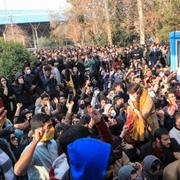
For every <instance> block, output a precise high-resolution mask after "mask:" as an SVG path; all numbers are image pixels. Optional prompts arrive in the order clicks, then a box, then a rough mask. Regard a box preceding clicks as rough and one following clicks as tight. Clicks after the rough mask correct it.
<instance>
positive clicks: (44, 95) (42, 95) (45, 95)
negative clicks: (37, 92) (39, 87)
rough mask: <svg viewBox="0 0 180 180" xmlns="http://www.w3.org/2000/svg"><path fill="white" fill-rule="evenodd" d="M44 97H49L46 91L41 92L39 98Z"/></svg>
mask: <svg viewBox="0 0 180 180" xmlns="http://www.w3.org/2000/svg"><path fill="white" fill-rule="evenodd" d="M44 98H49V95H48V94H47V93H46V92H43V93H42V94H41V99H44Z"/></svg>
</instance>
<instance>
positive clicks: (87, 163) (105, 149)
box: [68, 138, 111, 180]
mask: <svg viewBox="0 0 180 180" xmlns="http://www.w3.org/2000/svg"><path fill="white" fill-rule="evenodd" d="M110 153H111V145H110V144H108V143H104V142H102V141H99V140H96V139H93V138H81V139H78V140H76V141H74V142H73V143H71V144H69V145H68V157H69V162H70V171H71V175H72V177H73V180H103V178H104V176H105V175H106V169H107V166H108V162H109V158H110Z"/></svg>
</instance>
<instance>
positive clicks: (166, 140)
mask: <svg viewBox="0 0 180 180" xmlns="http://www.w3.org/2000/svg"><path fill="white" fill-rule="evenodd" d="M154 141H155V143H156V147H157V148H159V149H164V148H170V146H171V139H170V136H169V132H168V131H167V130H166V129H165V128H158V129H156V131H155V132H154Z"/></svg>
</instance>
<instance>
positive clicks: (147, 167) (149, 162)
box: [143, 155, 160, 180]
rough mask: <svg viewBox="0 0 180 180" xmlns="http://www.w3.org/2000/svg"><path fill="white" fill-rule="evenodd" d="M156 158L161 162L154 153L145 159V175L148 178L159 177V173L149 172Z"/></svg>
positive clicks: (148, 179)
mask: <svg viewBox="0 0 180 180" xmlns="http://www.w3.org/2000/svg"><path fill="white" fill-rule="evenodd" d="M156 160H158V161H159V162H160V160H159V159H158V158H157V157H156V156H154V155H148V156H146V157H145V158H144V160H143V176H144V177H145V178H146V180H155V179H156V178H158V176H159V174H157V175H151V174H150V173H149V170H150V169H151V166H152V164H153V162H154V161H156Z"/></svg>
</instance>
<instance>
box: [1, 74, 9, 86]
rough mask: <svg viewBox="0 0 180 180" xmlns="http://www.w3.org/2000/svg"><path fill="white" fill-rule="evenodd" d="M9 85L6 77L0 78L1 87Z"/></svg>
mask: <svg viewBox="0 0 180 180" xmlns="http://www.w3.org/2000/svg"><path fill="white" fill-rule="evenodd" d="M7 84H8V80H7V79H6V78H5V77H4V76H1V77H0V87H5V86H7Z"/></svg>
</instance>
